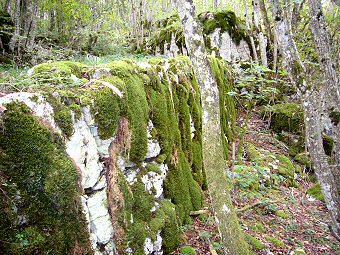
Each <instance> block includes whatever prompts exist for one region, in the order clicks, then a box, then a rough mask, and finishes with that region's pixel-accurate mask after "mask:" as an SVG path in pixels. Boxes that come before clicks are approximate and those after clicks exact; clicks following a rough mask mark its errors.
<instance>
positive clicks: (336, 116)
mask: <svg viewBox="0 0 340 255" xmlns="http://www.w3.org/2000/svg"><path fill="white" fill-rule="evenodd" d="M329 117H330V119H331V120H332V123H334V125H335V126H337V125H338V124H339V122H340V112H336V111H333V112H331V113H330V114H329Z"/></svg>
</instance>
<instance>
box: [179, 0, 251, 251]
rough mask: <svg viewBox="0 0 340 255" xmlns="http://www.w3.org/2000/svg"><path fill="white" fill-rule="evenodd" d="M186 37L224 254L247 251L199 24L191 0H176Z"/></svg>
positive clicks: (205, 164)
mask: <svg viewBox="0 0 340 255" xmlns="http://www.w3.org/2000/svg"><path fill="white" fill-rule="evenodd" d="M177 7H178V12H179V16H180V19H181V21H182V24H183V30H184V36H185V41H186V45H187V49H188V53H189V56H190V59H191V61H192V64H193V70H194V73H195V75H196V77H197V81H198V84H199V86H200V89H201V100H202V112H203V124H202V135H203V162H204V167H205V171H206V176H207V181H208V189H209V192H210V195H211V198H212V205H213V208H214V211H215V215H216V218H217V222H218V226H219V231H220V234H221V237H222V245H223V246H224V249H225V250H224V251H225V253H226V254H230V255H237V254H240V255H245V254H249V250H248V246H247V244H246V242H245V241H244V238H243V235H242V232H241V229H240V226H239V223H238V220H237V216H236V213H235V210H234V208H233V206H232V203H231V198H230V193H229V189H230V187H229V184H228V181H227V176H226V173H225V172H226V164H225V161H224V157H223V146H222V138H221V128H220V127H221V126H220V109H219V92H218V87H217V83H216V81H215V80H214V77H213V74H212V71H211V68H210V63H209V60H208V58H207V54H206V50H205V46H204V41H203V35H202V28H201V27H200V26H199V23H198V22H197V20H196V19H195V17H196V15H195V5H194V3H193V1H192V0H186V1H183V0H177Z"/></svg>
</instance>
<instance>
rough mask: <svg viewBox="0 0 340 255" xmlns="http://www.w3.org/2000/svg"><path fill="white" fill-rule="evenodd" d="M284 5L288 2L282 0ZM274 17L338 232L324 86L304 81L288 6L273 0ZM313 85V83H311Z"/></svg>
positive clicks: (337, 202) (339, 212)
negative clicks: (325, 135)
mask: <svg viewBox="0 0 340 255" xmlns="http://www.w3.org/2000/svg"><path fill="white" fill-rule="evenodd" d="M285 4H287V2H285ZM272 6H273V15H274V17H273V18H274V20H275V29H274V31H275V36H276V37H277V42H278V46H279V48H280V50H281V52H282V55H283V58H284V65H285V66H286V69H287V71H288V73H289V76H290V77H291V79H292V80H293V81H295V85H296V88H297V91H298V95H299V96H300V98H301V100H302V104H303V107H304V118H305V126H306V140H307V146H308V148H309V151H310V157H311V161H312V163H313V165H314V168H315V173H316V176H317V178H318V180H319V182H320V186H321V189H322V193H323V195H324V197H325V202H326V205H327V208H328V210H329V212H330V214H331V219H332V223H333V225H334V227H335V229H336V232H338V233H340V231H339V230H340V222H339V220H340V200H339V194H338V191H337V187H336V183H335V179H334V176H333V174H332V171H331V167H330V165H329V163H328V158H327V155H326V154H325V151H324V148H323V141H322V131H323V123H322V115H323V106H322V103H323V100H324V94H325V90H324V89H325V87H324V86H321V88H319V87H318V86H316V85H315V84H312V83H311V84H308V86H307V83H306V72H305V66H304V65H303V63H302V62H301V60H300V57H299V52H298V50H297V47H296V44H295V41H294V39H293V36H292V30H291V25H290V22H291V19H290V16H289V13H288V10H287V9H283V7H282V3H280V2H279V0H273V4H272ZM313 85H314V86H313Z"/></svg>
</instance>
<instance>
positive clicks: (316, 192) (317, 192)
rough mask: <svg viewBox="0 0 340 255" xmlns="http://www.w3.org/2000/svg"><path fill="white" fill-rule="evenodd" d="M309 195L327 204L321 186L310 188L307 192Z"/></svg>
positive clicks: (316, 185)
mask: <svg viewBox="0 0 340 255" xmlns="http://www.w3.org/2000/svg"><path fill="white" fill-rule="evenodd" d="M307 194H308V195H310V196H312V197H314V198H316V199H318V200H320V201H322V202H325V198H324V196H323V194H322V191H321V187H320V184H315V185H313V186H312V187H310V188H309V189H308V190H307Z"/></svg>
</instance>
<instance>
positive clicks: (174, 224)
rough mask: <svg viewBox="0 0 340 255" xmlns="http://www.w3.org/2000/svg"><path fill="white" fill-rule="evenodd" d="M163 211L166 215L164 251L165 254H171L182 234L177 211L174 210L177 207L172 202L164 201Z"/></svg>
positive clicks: (163, 234)
mask: <svg viewBox="0 0 340 255" xmlns="http://www.w3.org/2000/svg"><path fill="white" fill-rule="evenodd" d="M160 204H161V210H162V212H163V213H164V216H165V217H164V219H165V222H164V227H163V230H162V237H163V246H162V248H163V251H164V253H165V254H170V253H171V252H172V251H174V250H175V249H176V248H177V246H178V244H179V242H180V240H181V233H180V229H179V226H180V224H179V222H178V220H177V215H176V211H175V210H174V209H175V208H176V207H175V205H174V204H172V203H171V202H170V201H167V200H164V201H161V202H160Z"/></svg>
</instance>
